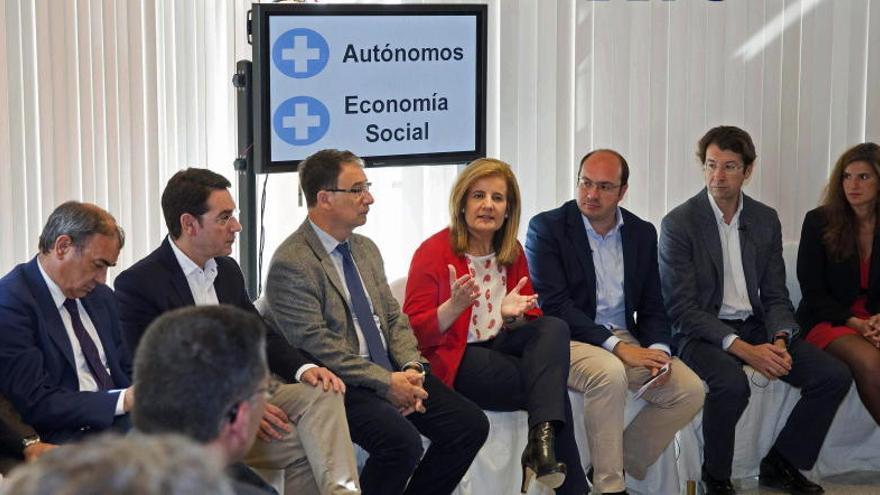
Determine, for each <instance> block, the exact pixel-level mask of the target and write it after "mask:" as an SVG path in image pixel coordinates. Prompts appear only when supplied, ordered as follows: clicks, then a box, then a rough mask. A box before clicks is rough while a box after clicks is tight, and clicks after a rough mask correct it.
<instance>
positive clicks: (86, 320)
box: [37, 259, 125, 416]
mask: <svg viewBox="0 0 880 495" xmlns="http://www.w3.org/2000/svg"><path fill="white" fill-rule="evenodd" d="M37 267H38V268H39V269H40V275H42V276H43V281H45V282H46V286H47V287H49V294H51V295H52V302H53V303H55V308H56V309H58V314H59V315H60V316H61V322H62V323H64V330H66V331H67V339H68V340H69V341H70V347H71V349H72V350H73V362H74V363H75V364H76V377H77V381H78V382H79V390H80V392H97V391H98V383H97V382H96V381H95V377H94V375H92V370H90V369H89V365H88V363H87V362H86V357H85V355H84V354H83V352H82V347H81V346H80V345H79V339H78V338H77V337H76V334H75V333H74V332H73V321H72V320H71V317H70V313H68V312H67V309H66V308H64V301H65V300H67V297H66V296H65V295H64V293H63V292H62V291H61V287H58V284H56V283H55V281H54V280H52V279H51V278H50V277H49V275H48V274H47V273H46V271H45V270H43V265H42V264H41V263H40V261H39V259H38V260H37ZM76 306H77V308H79V318H80V320H81V321H82V324H83V327H84V328H85V329H86V333H87V334H89V337H90V338H91V339H92V341H94V342H95V347H97V348H98V356H99V357H100V358H101V364H102V365H104V368H105V369H106V370H107V374H108V375H110V368H108V367H107V355H106V354H105V353H104V346H103V345H102V344H101V337H100V336H99V335H98V330H97V329H95V324H94V323H92V319H91V318H90V317H89V312H88V311H86V308H85V307H84V306H83V304H82V301H80V300H79V299H77V300H76ZM106 392H107V393H111V394H119V397H118V398H117V400H116V410H115V413H114V414H115V415H116V416H121V415H123V414H125V412H124V411H123V410H122V405H123V404H124V403H125V390H121V389H116V390H107V391H106Z"/></svg>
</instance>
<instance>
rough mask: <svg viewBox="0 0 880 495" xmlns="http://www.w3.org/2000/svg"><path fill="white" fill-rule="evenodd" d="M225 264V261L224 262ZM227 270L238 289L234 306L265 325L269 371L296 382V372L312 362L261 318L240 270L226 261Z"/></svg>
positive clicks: (265, 319) (231, 261) (232, 263)
mask: <svg viewBox="0 0 880 495" xmlns="http://www.w3.org/2000/svg"><path fill="white" fill-rule="evenodd" d="M224 262H225V261H224ZM228 267H229V268H227V269H228V270H232V271H234V273H235V277H236V278H237V279H236V281H237V282H238V286H239V287H240V290H239V293H238V302H237V304H236V306H238V307H239V308H241V309H244V310H245V311H249V312H251V313H253V314H255V315H259V316H260V318H262V319H263V322H264V323H265V324H266V359H267V361H268V364H269V371H271V372H272V373H274V374H275V375H277V376H279V377H280V378H282V379H283V380H284V381H285V382H287V383H294V382H296V381H297V376H296V374H297V371H299V370H300V368H302V367H303V366H307V365H310V364H312V360H311V359H309V358H308V357H307V356H306V355H304V354H303V353H302V352H300V351H299V350H298V349H297V348H296V347H294V346H292V345H290V343H289V342H288V341H287V339H285V338H284V336H283V335H282V334H281V332H280V331H279V330H278V329H277V328H276V327H275V325H274V324H273V322H271V321H269V319H268V318H263V316H262V315H260V312H259V311H257V308H256V307H254V303H253V302H251V298H250V296H249V295H248V293H247V290H246V289H245V283H244V274H243V273H241V268H240V267H239V266H238V263H236V262H235V261H233V260H228Z"/></svg>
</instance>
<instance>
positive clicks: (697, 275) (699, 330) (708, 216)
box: [659, 188, 798, 349]
mask: <svg viewBox="0 0 880 495" xmlns="http://www.w3.org/2000/svg"><path fill="white" fill-rule="evenodd" d="M739 223H740V227H739V239H740V249H741V250H742V262H743V271H744V272H745V278H746V288H747V290H748V293H749V302H750V303H751V304H752V311H753V313H754V316H755V317H756V318H758V319H759V320H760V321H761V322H762V323H763V324H764V327H765V329H766V330H767V337H766V339H767V340H766V342H770V341H771V339H772V338H773V336H774V335H775V334H776V332H778V331H779V330H784V329H788V330H791V331H792V332H793V334H796V333H797V332H798V325H797V323H796V322H795V319H794V309H793V308H792V305H791V301H790V300H789V298H788V289H787V288H786V287H785V263H784V262H783V259H782V226H781V225H780V223H779V217H778V216H777V214H776V210H774V209H773V208H770V207H769V206H767V205H765V204H763V203H760V202H758V201H755V200H753V199H752V198H750V197H748V196H746V195H743V208H742V213H740V219H739ZM659 263H660V285H661V289H662V292H663V299H664V301H665V303H666V309H667V311H668V313H669V317H670V319H671V320H672V329H673V334H674V335H675V337H674V339H675V342H676V344H677V346H678V349H683V348H684V346H685V345H687V343H688V342H689V341H690V340H691V339H702V340H704V341H707V342H710V343H712V344H716V345H718V346H721V344H722V340H723V339H724V337H725V336H727V335H729V334H730V333H731V328H730V327H728V326H727V325H724V324H723V323H721V320H719V319H718V311H719V309H720V308H721V301H722V298H723V296H724V280H723V275H724V266H723V264H722V263H723V260H722V253H721V239H720V236H719V234H718V225H717V223H716V220H715V214H714V212H713V211H712V206H711V205H710V204H709V197H708V196H707V194H706V189H705V188H703V190H702V191H700V192H699V193H698V194H697V195H696V196H694V197H692V198H691V199H689V200H687V201H686V202H684V203H683V204H681V205H680V206H678V207H676V208H675V209H674V210H672V211H670V212H669V213H668V214H667V215H666V217H665V218H663V222H662V224H661V233H660V244H659ZM752 343H756V342H752ZM760 343H763V342H760Z"/></svg>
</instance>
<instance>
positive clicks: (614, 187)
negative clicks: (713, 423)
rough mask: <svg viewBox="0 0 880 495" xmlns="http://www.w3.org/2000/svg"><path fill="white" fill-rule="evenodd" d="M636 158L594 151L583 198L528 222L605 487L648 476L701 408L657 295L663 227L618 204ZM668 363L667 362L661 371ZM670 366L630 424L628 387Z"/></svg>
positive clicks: (580, 192) (547, 309) (614, 488)
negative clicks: (564, 332)
mask: <svg viewBox="0 0 880 495" xmlns="http://www.w3.org/2000/svg"><path fill="white" fill-rule="evenodd" d="M628 178H629V165H628V164H627V163H626V160H625V159H624V158H623V156H621V155H620V154H619V153H617V152H616V151H613V150H596V151H593V152H590V153H588V154H587V155H586V156H585V157H584V158H583V159H582V160H581V162H580V165H579V168H578V176H577V180H578V185H577V199H576V200H572V201H569V202H567V203H565V204H563V205H562V206H561V207H559V208H557V209H555V210H551V211H547V212H544V213H541V214H539V215H537V216H535V217H534V218H533V219H532V221H531V222H530V223H529V230H528V235H527V238H526V255H527V256H528V259H529V272H530V274H531V276H532V285H534V287H535V290H536V292H537V293H538V298H539V301H540V304H541V309H543V310H544V313H545V314H547V315H552V316H556V317H559V318H562V319H563V320H565V321H566V322H567V323H568V325H569V327H570V328H571V339H572V342H571V371H570V374H569V386H570V387H572V388H574V389H576V390H579V391H581V392H584V410H585V411H584V426H585V429H586V432H587V443H588V445H589V448H590V454H591V456H592V462H593V471H594V473H593V476H592V482H593V483H594V485H595V486H596V488H597V489H598V490H599V491H601V492H602V493H625V483H624V476H623V473H624V469H625V470H626V472H627V473H629V474H630V475H631V476H633V477H635V478H637V479H644V478H645V475H646V472H647V469H648V467H649V466H651V465H652V464H653V463H654V462H655V461H656V460H657V458H658V457H659V456H660V454H661V453H662V452H663V450H664V449H666V446H667V445H668V444H669V442H670V441H672V438H673V437H674V436H675V433H676V432H677V431H678V430H679V429H680V428H681V427H682V426H684V425H686V424H687V423H688V422H689V421H690V420H691V419H692V418H693V417H694V415H696V413H697V412H698V411H699V410H700V407H702V405H703V397H704V393H703V385H702V383H701V382H700V379H699V378H698V377H697V376H696V374H694V372H693V371H691V370H690V369H689V368H688V367H687V366H686V365H685V364H684V363H682V362H681V361H679V360H677V359H674V358H672V357H671V356H672V351H671V349H670V341H671V326H670V325H669V321H668V320H667V318H666V310H665V309H664V307H663V299H662V298H661V294H660V279H659V275H658V269H657V231H656V230H655V229H654V226H653V225H651V224H650V223H649V222H646V221H644V220H642V219H640V218H639V217H637V216H635V215H634V214H632V213H630V212H629V211H627V210H625V209H623V208H621V207H620V206H619V203H620V202H621V201H622V200H623V196H624V194H625V193H626V191H627V187H628V186H627V180H628ZM664 367H668V368H664ZM661 369H668V370H669V371H668V372H666V373H665V374H664V375H663V376H661V377H659V378H658V379H657V380H656V381H655V382H654V383H653V384H652V385H651V387H650V388H649V389H648V390H647V391H646V392H645V393H644V395H643V398H644V399H645V400H646V401H647V402H648V404H647V406H646V407H644V408H643V409H642V410H641V411H640V412H639V414H638V415H637V416H636V417H635V419H633V421H632V422H631V423H630V424H629V427H627V428H626V431H624V428H623V422H624V420H623V410H624V406H625V401H626V391H627V389H628V388H629V389H631V390H634V391H635V390H638V389H639V388H640V386H641V385H642V384H644V383H645V382H646V381H647V380H649V379H651V378H652V377H653V376H655V375H657V374H658V373H660V371H661Z"/></svg>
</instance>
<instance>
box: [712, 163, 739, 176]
mask: <svg viewBox="0 0 880 495" xmlns="http://www.w3.org/2000/svg"><path fill="white" fill-rule="evenodd" d="M741 168H743V164H742V163H737V162H726V163H723V164H719V163H715V162H706V163H704V164H703V170H705V171H706V172H715V171H717V170H719V169H720V170H723V171H724V173H725V174H730V173H733V172H736V171H737V170H739V169H741Z"/></svg>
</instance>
